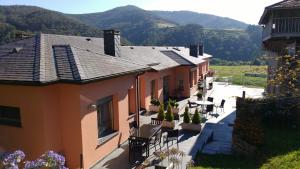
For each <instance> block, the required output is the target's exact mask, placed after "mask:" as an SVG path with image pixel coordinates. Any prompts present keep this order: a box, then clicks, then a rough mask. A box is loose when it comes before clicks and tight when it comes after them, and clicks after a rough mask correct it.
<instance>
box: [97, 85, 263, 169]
mask: <svg viewBox="0 0 300 169" xmlns="http://www.w3.org/2000/svg"><path fill="white" fill-rule="evenodd" d="M242 91H246V96H247V97H252V98H258V97H262V92H263V89H257V88H245V87H242V86H235V85H225V84H222V83H214V88H213V89H212V90H210V91H208V93H207V96H211V97H214V102H215V103H216V104H220V102H221V100H222V99H225V100H226V102H225V111H224V112H223V113H220V116H219V117H217V118H214V117H208V120H207V121H206V123H205V124H203V130H202V131H201V133H191V132H184V131H181V132H180V137H179V149H180V150H181V151H183V152H185V154H186V156H185V157H184V159H183V160H182V162H183V166H185V164H186V163H187V162H188V161H190V160H191V159H193V158H194V157H195V156H196V154H197V152H198V151H199V150H200V149H203V150H202V152H203V153H208V154H216V153H225V154H230V153H231V142H232V137H231V135H232V124H233V123H234V120H235V101H236V97H237V96H240V97H241V96H242ZM190 99H191V100H196V96H192V97H191V98H190ZM180 104H181V105H180V107H185V105H186V104H187V100H183V101H181V102H180ZM183 110H184V109H181V112H180V113H181V114H182V113H183ZM191 111H194V110H191ZM156 116H157V114H152V115H143V116H141V117H140V119H141V123H144V124H146V123H150V121H151V117H156ZM180 123H182V118H180V121H177V122H176V128H179V129H181V127H180ZM211 136H212V137H211ZM210 137H211V138H210ZM209 138H210V139H211V141H210V142H207V141H208V139H209ZM173 146H174V147H176V144H175V145H173ZM171 147H172V146H171ZM162 149H166V144H165V146H164V147H163V148H162ZM154 151H155V150H154V148H152V149H151V151H150V159H151V158H153V155H151V154H152V153H153V152H154ZM94 168H95V169H121V168H122V169H131V168H134V167H133V166H132V165H129V163H128V145H127V143H125V144H124V145H122V146H121V147H120V148H118V149H116V150H115V151H113V152H112V153H111V154H110V155H108V156H107V157H106V158H104V159H103V160H102V161H101V162H99V163H98V164H97V165H96V166H95V167H94Z"/></svg>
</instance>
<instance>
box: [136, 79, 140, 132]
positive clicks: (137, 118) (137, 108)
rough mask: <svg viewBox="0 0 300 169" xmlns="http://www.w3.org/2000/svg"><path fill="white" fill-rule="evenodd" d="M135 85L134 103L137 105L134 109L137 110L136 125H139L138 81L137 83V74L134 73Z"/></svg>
mask: <svg viewBox="0 0 300 169" xmlns="http://www.w3.org/2000/svg"><path fill="white" fill-rule="evenodd" d="M135 86H136V89H135V90H136V92H135V105H136V106H137V107H136V110H137V117H136V120H137V127H140V111H141V110H140V109H141V108H140V83H139V75H136V77H135Z"/></svg>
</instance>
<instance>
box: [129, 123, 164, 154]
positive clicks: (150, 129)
mask: <svg viewBox="0 0 300 169" xmlns="http://www.w3.org/2000/svg"><path fill="white" fill-rule="evenodd" d="M161 127H162V125H153V124H143V125H142V126H141V127H139V128H137V129H136V130H135V131H134V133H132V135H130V137H137V138H142V139H145V141H146V144H147V156H149V153H150V152H149V142H150V140H151V138H152V137H153V136H155V134H156V133H157V132H158V131H159V130H161Z"/></svg>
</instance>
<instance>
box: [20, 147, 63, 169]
mask: <svg viewBox="0 0 300 169" xmlns="http://www.w3.org/2000/svg"><path fill="white" fill-rule="evenodd" d="M64 165H65V158H64V157H63V156H62V155H59V154H57V153H55V152H53V151H48V152H46V153H45V154H43V155H42V156H41V157H40V158H39V159H37V160H35V161H27V162H26V164H25V167H24V169H38V168H51V169H67V168H66V167H65V166H64Z"/></svg>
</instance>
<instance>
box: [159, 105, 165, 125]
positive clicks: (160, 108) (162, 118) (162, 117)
mask: <svg viewBox="0 0 300 169" xmlns="http://www.w3.org/2000/svg"><path fill="white" fill-rule="evenodd" d="M157 118H158V119H159V120H161V121H163V120H164V119H165V110H164V104H161V105H160V106H159V111H158V115H157Z"/></svg>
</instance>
